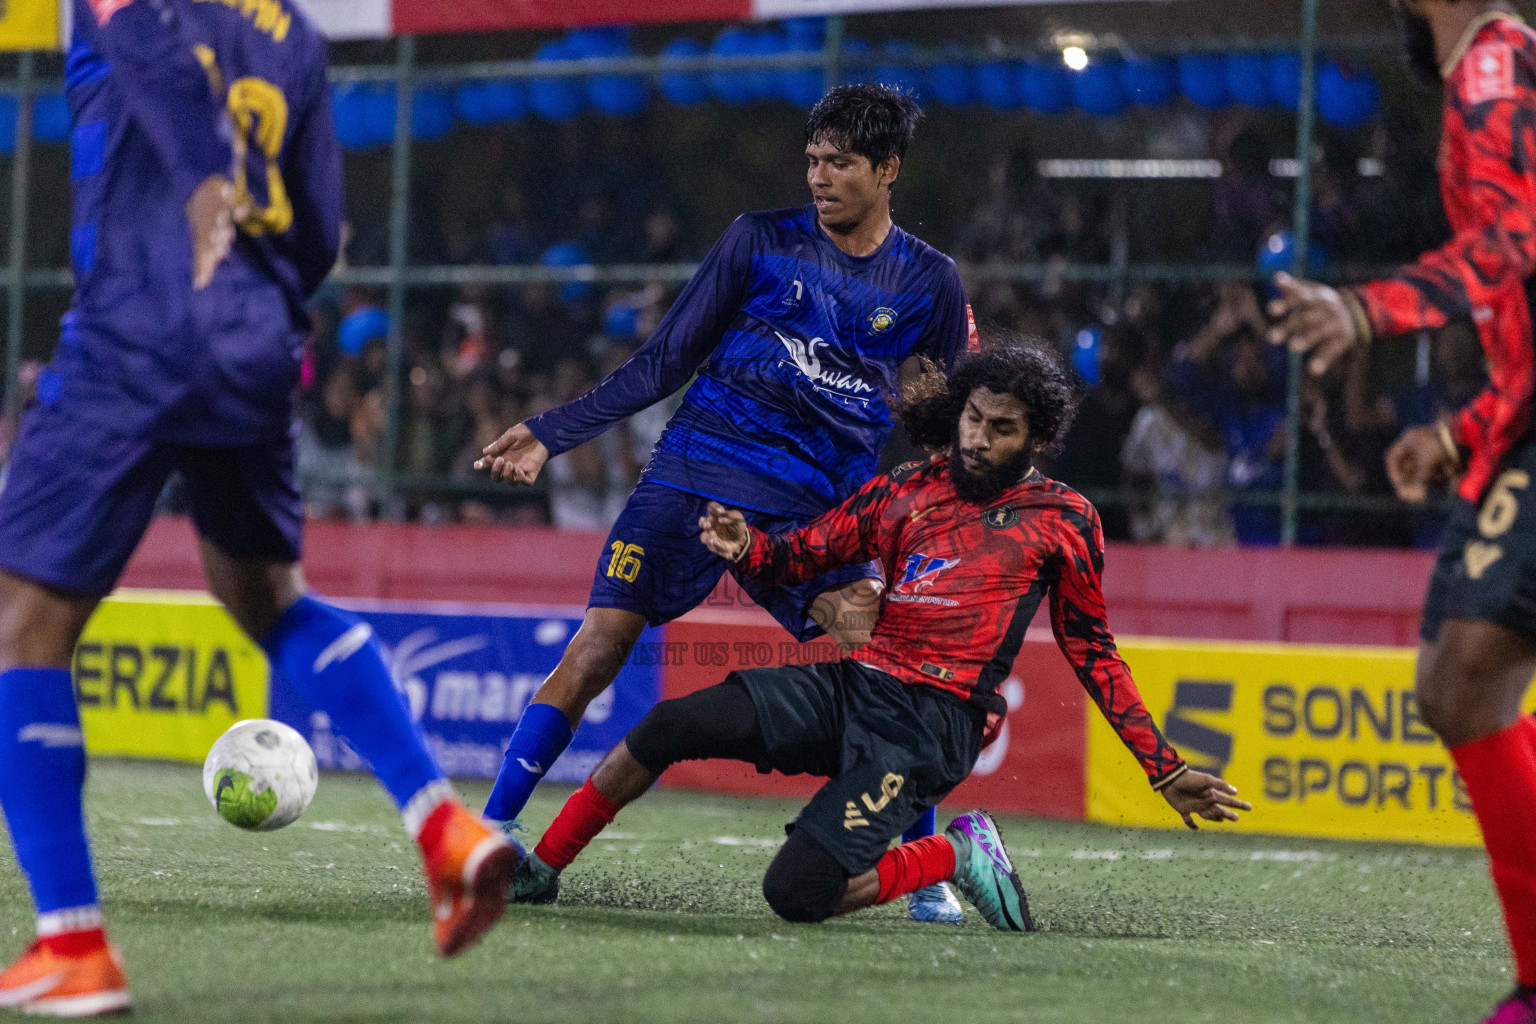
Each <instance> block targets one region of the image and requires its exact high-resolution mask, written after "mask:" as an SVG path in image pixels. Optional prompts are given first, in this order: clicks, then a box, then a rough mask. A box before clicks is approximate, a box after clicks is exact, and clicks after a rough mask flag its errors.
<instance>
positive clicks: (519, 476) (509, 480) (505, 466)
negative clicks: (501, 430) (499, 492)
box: [475, 423, 549, 484]
mask: <svg viewBox="0 0 1536 1024" xmlns="http://www.w3.org/2000/svg"><path fill="white" fill-rule="evenodd" d="M548 461H549V449H548V448H545V447H544V443H543V442H542V441H540V440H539V439H538V438H537V437H534V436H533V431H531V430H529V429H528V427H527V425H526V424H523V423H519V424H518V425H517V426H515V427H513V428H511V429H510V430H508V431H507V432H506V433H505V434H502V435H501V436H500V437H498V438H497V439H496V440H494V441H492V442H491V443H490V444H488V445H486V446H485V447H484V448H482V449H481V456H480V458H479V459H477V460H476V461H475V468H476V469H483V470H486V471H487V472H489V473H490V474H491V479H492V480H499V481H501V482H502V483H506V484H531V483H533V482H534V481H535V480H537V479H538V478H539V473H540V471H542V470H543V469H544V463H546V462H548Z"/></svg>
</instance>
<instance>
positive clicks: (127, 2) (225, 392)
mask: <svg viewBox="0 0 1536 1024" xmlns="http://www.w3.org/2000/svg"><path fill="white" fill-rule="evenodd" d="M66 92H67V94H68V98H69V103H70V110H71V114H72V123H73V130H72V133H71V140H70V142H71V150H72V154H71V155H72V162H71V171H72V173H71V178H72V179H73V201H74V221H73V229H72V232H71V236H70V242H71V245H70V249H71V256H72V259H73V262H74V271H75V281H76V290H75V297H74V301H73V303H72V306H71V309H70V312H69V314H68V315H67V316H66V317H65V319H64V327H63V334H62V336H61V338H60V341H59V346H58V349H57V351H56V352H55V355H54V359H53V362H52V363H51V364H50V365H49V367H48V368H47V370H45V371H44V372H43V374H41V375H40V377H39V380H38V386H37V395H38V401H37V405H36V406H35V407H34V408H32V409H30V410H29V411H28V412H27V414H26V417H25V418H24V419H23V421H22V429H21V436H20V439H19V440H18V442H17V445H16V448H15V450H14V451H13V453H12V458H11V462H10V465H9V467H8V476H7V479H6V482H5V486H4V490H3V492H0V804H3V806H4V810H5V816H6V822H7V824H8V825H9V828H10V835H11V842H12V844H13V845H14V847H15V850H16V858H17V860H18V861H19V862H20V864H21V868H22V870H23V871H24V872H25V873H26V876H27V881H28V883H29V885H30V887H31V891H32V898H33V900H34V902H35V903H36V906H37V913H38V917H37V936H38V937H37V941H36V942H34V943H33V944H32V946H31V947H29V948H28V949H27V951H26V952H25V953H24V954H23V955H22V956H21V958H20V959H19V960H17V961H16V963H15V964H13V965H12V966H11V967H10V968H9V969H8V970H6V971H5V972H4V973H3V974H0V1006H4V1007H15V1008H19V1009H21V1010H22V1011H24V1012H30V1013H38V1014H47V1015H51V1016H87V1015H92V1014H97V1013H108V1012H116V1011H121V1010H123V1009H126V1008H127V1007H128V1005H129V1001H130V1000H129V991H128V985H127V981H126V979H125V977H124V974H123V970H122V965H121V962H120V961H119V959H118V957H117V954H116V952H115V951H114V950H113V949H112V947H111V946H110V945H108V943H107V939H106V935H105V933H104V932H103V930H102V918H101V911H100V909H99V907H98V901H97V893H96V883H95V880H94V877H93V872H92V868H91V859H90V851H89V849H88V846H87V841H86V834H85V819H84V814H83V808H82V801H81V795H82V794H81V791H82V788H83V786H84V782H85V750H84V747H83V745H82V737H81V731H80V718H79V714H78V712H77V710H76V707H75V697H74V692H73V689H72V685H71V680H70V662H71V657H72V654H73V651H74V648H75V643H76V641H77V640H78V639H79V637H80V633H81V630H82V629H83V628H84V626H85V623H86V620H87V619H88V618H89V617H90V615H91V612H92V610H93V609H94V608H95V607H96V605H97V603H98V602H99V601H100V600H101V598H102V597H103V596H105V595H106V594H107V593H108V592H109V591H110V590H111V589H112V587H113V586H114V585H115V584H116V582H117V579H118V577H119V575H120V574H121V572H122V569H123V566H124V564H125V563H126V562H127V561H128V557H129V555H130V554H132V552H133V549H134V547H135V546H136V545H137V544H138V542H139V538H140V537H141V536H142V535H143V532H144V530H145V529H146V527H147V526H148V524H149V521H150V517H151V516H152V515H153V513H154V508H155V502H156V499H157V498H158V497H159V495H160V492H161V489H162V488H163V487H164V485H165V481H166V478H167V477H168V476H169V475H170V474H171V472H172V471H180V473H181V474H182V476H183V478H184V479H185V481H186V485H187V491H188V497H189V499H190V502H191V506H192V520H193V523H194V524H195V525H196V527H197V531H198V534H199V537H200V539H201V550H202V557H203V564H204V567H205V569H206V572H207V576H208V584H209V587H210V589H212V591H213V593H214V594H215V595H216V596H217V597H218V598H219V600H221V601H222V602H223V603H224V605H225V606H226V607H227V608H228V609H229V611H230V613H231V615H233V616H234V618H235V620H236V621H237V622H238V623H239V624H240V626H241V627H242V628H243V629H244V630H245V631H246V632H247V633H249V634H250V635H251V636H252V637H254V638H256V639H257V640H258V641H259V643H260V644H261V646H262V648H263V649H264V650H265V651H266V652H267V655H268V657H269V658H270V659H271V662H272V667H273V670H274V671H275V672H278V673H281V674H282V675H283V676H284V677H286V678H287V680H288V681H289V682H290V683H291V684H293V685H294V686H295V687H296V688H297V689H298V690H299V691H300V692H301V693H302V694H303V695H304V696H305V697H306V698H307V699H308V700H309V701H310V702H311V703H312V704H313V705H314V706H316V707H318V708H320V709H321V710H323V711H325V712H326V713H327V714H328V715H329V716H330V717H331V720H332V721H333V722H334V723H335V724H336V726H337V728H338V730H339V731H340V732H342V733H343V734H344V735H345V736H346V738H347V739H348V741H349V742H350V743H351V745H352V746H353V747H354V748H355V749H356V750H357V752H358V753H359V754H361V755H362V756H363V757H365V758H366V759H367V760H368V761H369V763H370V764H371V765H372V766H373V769H374V772H375V774H376V775H377V776H378V777H379V780H380V782H382V783H383V784H384V787H385V788H386V789H387V790H388V791H389V793H390V796H392V797H393V798H394V800H395V802H396V804H397V805H398V806H399V808H400V810H401V813H402V815H403V817H404V819H405V822H406V825H407V827H408V828H409V829H410V831H411V833H412V835H413V836H415V838H416V839H417V841H418V843H419V844H420V846H421V849H422V853H423V855H424V858H425V862H426V874H427V887H428V891H429V894H430V896H431V900H432V910H433V918H434V924H435V927H436V940H437V946H438V950H439V952H441V953H442V954H443V955H445V956H451V955H453V954H455V953H457V952H458V951H460V950H462V949H464V948H465V947H466V946H467V945H469V944H470V943H472V942H474V941H475V940H476V939H477V938H479V937H480V936H481V935H482V934H483V933H484V932H485V931H486V930H487V929H489V928H490V927H491V925H492V924H494V923H495V921H496V918H497V917H498V916H499V914H500V913H501V911H502V909H503V908H504V906H505V903H504V900H503V893H504V890H505V885H506V879H507V878H508V876H509V875H510V874H511V871H512V869H513V868H514V867H515V864H516V855H515V853H514V851H513V850H512V848H511V847H510V846H509V845H508V844H507V842H506V841H505V839H503V838H502V837H501V835H500V833H499V832H497V831H496V830H494V829H488V828H486V827H485V825H484V824H483V823H482V822H481V821H480V820H479V819H478V818H477V817H476V816H475V815H473V814H471V813H470V812H469V811H468V810H466V809H465V808H464V807H463V805H462V804H460V803H459V802H458V800H457V799H456V798H455V797H454V795H453V791H452V789H451V787H450V786H449V784H448V781H447V779H446V778H445V777H444V775H443V773H442V770H441V769H440V768H439V767H438V765H437V764H436V762H435V761H434V760H433V758H432V757H431V755H430V754H429V753H428V752H427V750H426V747H425V746H424V744H423V742H422V738H421V736H420V734H419V733H418V732H417V730H416V728H415V725H414V724H413V723H412V721H411V718H410V715H409V714H408V713H407V711H406V708H405V706H404V704H403V702H402V701H401V699H400V697H399V695H398V694H397V692H396V690H395V687H394V684H393V681H392V680H391V678H390V674H389V670H388V668H387V667H386V665H385V663H384V660H383V657H382V654H381V651H380V648H379V646H378V643H377V642H376V641H375V640H374V639H373V638H372V636H371V633H370V631H369V628H368V626H367V625H365V624H364V623H362V622H360V621H359V620H358V619H356V618H355V617H353V616H351V615H349V614H347V613H346V612H343V611H341V610H339V609H337V608H334V607H332V606H330V605H328V604H326V603H324V602H322V601H320V600H318V599H316V598H314V597H312V596H310V595H308V594H307V593H306V589H305V585H304V578H303V574H302V572H301V571H300V568H299V565H298V562H299V540H300V533H301V527H302V524H303V506H302V504H301V503H300V500H299V494H298V491H297V490H296V489H295V487H294V480H293V469H294V467H293V458H294V450H293V435H292V431H291V428H292V425H293V413H294V410H293V392H294V388H295V385H296V384H297V383H298V378H299V355H300V351H301V348H302V343H303V339H304V336H305V333H306V331H307V330H308V326H309V322H308V317H307V315H306V313H305V303H306V301H307V300H308V298H309V296H310V294H311V293H312V292H313V291H314V290H315V288H316V287H317V286H318V285H319V284H320V282H321V281H322V280H323V279H324V278H325V276H326V274H327V273H328V272H329V270H330V268H331V266H332V264H333V263H334V262H335V259H336V254H337V250H338V246H339V237H340V225H341V210H342V202H341V156H340V151H339V149H338V147H337V143H336V133H335V128H334V126H333V125H332V123H331V101H330V91H329V88H328V86H327V84H326V59H325V44H324V41H323V40H322V39H321V37H320V35H319V34H318V32H317V31H316V30H315V29H314V28H313V27H312V26H311V25H310V23H309V21H308V20H307V19H306V18H305V16H304V15H303V14H302V13H301V12H300V11H299V10H298V9H297V8H296V7H293V6H291V5H290V3H289V2H288V0H260V2H259V3H254V2H252V3H244V4H240V3H197V2H194V0H90V2H89V3H87V2H86V0H75V8H74V38H73V41H72V45H71V47H70V49H69V54H68V60H67V64H66ZM237 224H238V230H237V228H236V225H237ZM252 710H254V709H252Z"/></svg>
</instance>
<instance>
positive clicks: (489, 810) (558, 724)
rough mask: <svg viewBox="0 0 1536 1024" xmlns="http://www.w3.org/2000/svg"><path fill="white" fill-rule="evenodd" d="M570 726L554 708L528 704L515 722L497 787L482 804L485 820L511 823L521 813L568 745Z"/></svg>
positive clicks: (497, 776) (560, 712) (552, 706)
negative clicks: (515, 729) (535, 789)
mask: <svg viewBox="0 0 1536 1024" xmlns="http://www.w3.org/2000/svg"><path fill="white" fill-rule="evenodd" d="M571 735H572V734H571V723H570V721H569V720H568V719H567V718H566V717H565V712H564V711H561V710H560V709H559V708H557V707H555V706H554V705H553V704H529V705H528V706H527V707H526V708H524V709H523V715H522V717H521V718H519V719H518V720H517V731H515V732H514V733H513V734H512V739H511V741H510V742H509V743H508V744H507V756H506V757H504V758H503V759H502V762H501V771H500V772H498V773H497V775H496V784H495V785H494V786H492V787H491V795H490V798H489V799H488V800H486V802H485V816H486V817H487V818H490V819H491V820H492V821H511V820H512V819H513V818H515V817H517V816H518V815H519V814H521V813H522V812H523V807H524V805H526V804H527V803H528V798H529V797H530V796H532V795H533V787H535V786H537V785H538V784H539V780H540V779H542V778H543V777H544V773H545V772H547V771H549V769H550V766H551V765H553V764H554V763H555V759H556V758H558V757H559V756H560V755H561V754H563V753H565V748H566V747H568V746H570V745H571Z"/></svg>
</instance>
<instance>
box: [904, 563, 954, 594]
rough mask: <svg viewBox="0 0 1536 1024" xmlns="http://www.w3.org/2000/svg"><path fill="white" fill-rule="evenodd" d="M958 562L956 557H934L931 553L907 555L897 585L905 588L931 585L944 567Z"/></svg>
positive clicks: (915, 588)
mask: <svg viewBox="0 0 1536 1024" xmlns="http://www.w3.org/2000/svg"><path fill="white" fill-rule="evenodd" d="M959 564H960V559H958V558H934V557H933V556H931V555H924V554H915V555H908V556H907V560H906V562H905V563H903V565H902V575H901V582H900V583H898V584H897V586H898V587H900V588H902V589H905V590H914V591H916V590H922V589H923V588H924V587H930V586H932V585H933V582H934V580H936V579H938V576H939V573H941V572H943V571H944V570H946V569H953V568H954V567H955V566H957V565H959Z"/></svg>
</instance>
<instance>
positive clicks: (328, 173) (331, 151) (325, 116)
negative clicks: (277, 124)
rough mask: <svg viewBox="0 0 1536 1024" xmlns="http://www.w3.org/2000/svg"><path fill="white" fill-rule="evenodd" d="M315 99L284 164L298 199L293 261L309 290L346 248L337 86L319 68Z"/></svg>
mask: <svg viewBox="0 0 1536 1024" xmlns="http://www.w3.org/2000/svg"><path fill="white" fill-rule="evenodd" d="M317 67H318V70H319V75H318V76H317V78H318V80H317V81H316V83H315V89H314V98H313V99H312V100H311V101H310V102H309V103H308V104H307V105H306V106H305V112H304V115H303V120H302V121H301V122H300V123H299V125H298V127H297V128H296V129H295V130H294V133H293V139H292V141H291V142H290V144H289V147H288V152H287V154H286V160H285V162H284V167H283V180H284V181H285V182H286V183H287V186H288V196H289V198H290V200H291V201H292V202H293V230H292V232H291V233H290V237H291V238H292V240H293V250H292V256H293V262H294V264H295V266H297V268H298V271H299V278H300V282H301V287H302V288H303V290H304V292H305V294H307V295H313V294H314V292H315V289H316V288H319V287H320V284H321V282H323V281H324V280H325V278H326V276H327V275H328V274H329V273H330V272H331V268H332V267H333V266H335V264H336V256H337V254H338V253H339V252H340V250H341V220H342V205H341V187H342V186H341V145H340V143H338V142H337V141H336V126H335V124H334V123H333V121H332V116H331V87H330V85H329V84H328V83H327V81H326V79H325V74H324V70H325V67H324V64H323V63H322V64H320V65H318V66H317Z"/></svg>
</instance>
